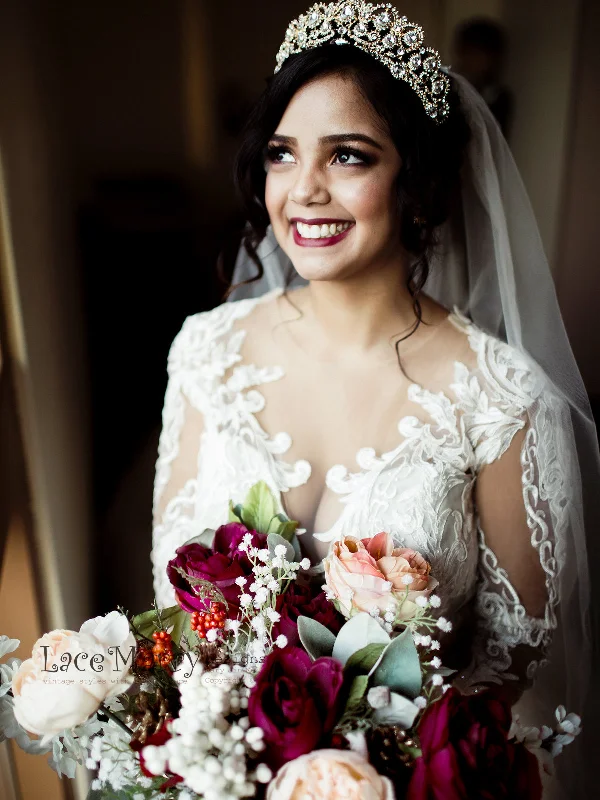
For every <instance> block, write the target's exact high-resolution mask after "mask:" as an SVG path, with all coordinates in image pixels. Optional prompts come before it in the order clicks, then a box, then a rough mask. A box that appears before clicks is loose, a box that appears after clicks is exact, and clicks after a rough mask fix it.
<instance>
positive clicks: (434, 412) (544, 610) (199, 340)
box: [152, 289, 569, 686]
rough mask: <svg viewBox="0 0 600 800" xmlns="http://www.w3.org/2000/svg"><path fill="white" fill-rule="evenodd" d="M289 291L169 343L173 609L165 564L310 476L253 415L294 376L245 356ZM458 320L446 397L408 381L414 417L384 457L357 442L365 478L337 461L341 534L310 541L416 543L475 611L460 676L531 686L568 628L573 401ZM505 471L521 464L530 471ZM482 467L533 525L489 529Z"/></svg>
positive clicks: (451, 614) (160, 510) (161, 486)
mask: <svg viewBox="0 0 600 800" xmlns="http://www.w3.org/2000/svg"><path fill="white" fill-rule="evenodd" d="M281 291H282V290H281V289H275V290H273V291H271V292H269V293H268V294H266V295H263V296H262V297H259V298H249V299H243V300H238V301H235V302H230V303H225V304H223V305H221V306H219V307H217V308H215V309H213V310H212V311H208V312H203V313H200V314H196V315H194V316H191V317H189V318H188V319H187V320H186V321H185V323H184V325H183V328H182V330H181V332H180V333H179V334H178V336H177V337H176V339H175V341H174V343H173V346H172V349H171V352H170V355H169V361H168V372H169V383H168V388H167V392H166V397H165V405H164V411H163V429H162V435H161V438H160V446H159V458H158V463H157V471H156V482H155V491H154V512H155V526H154V532H153V552H152V559H153V565H154V583H155V592H156V598H157V601H158V603H159V604H160V605H162V606H168V605H172V604H173V603H174V602H175V597H174V593H173V590H172V588H171V586H170V584H169V581H168V579H167V576H166V572H165V567H166V565H167V562H168V561H169V559H171V558H172V557H173V555H174V553H175V550H176V549H177V547H179V546H180V545H182V544H183V543H184V542H185V541H186V540H188V539H190V538H191V537H193V536H195V535H197V534H199V533H200V532H202V530H204V529H205V528H216V527H218V526H219V525H220V524H223V522H224V521H225V520H226V518H227V509H228V503H229V500H230V499H232V500H233V501H234V503H239V502H242V501H243V500H244V497H245V495H246V493H247V491H248V489H249V488H250V487H251V486H252V485H253V484H254V483H256V482H257V481H258V480H264V481H266V483H267V484H268V485H269V486H270V488H271V490H272V491H273V493H274V494H275V496H276V498H277V499H278V502H279V505H280V508H281V510H282V511H284V510H285V496H286V494H287V493H288V492H290V490H293V489H295V488H296V487H301V486H303V485H305V484H306V483H307V482H308V481H309V480H310V479H311V465H310V463H308V461H306V460H305V459H297V460H293V461H292V460H289V459H286V453H288V452H289V450H290V447H291V444H292V441H291V437H290V436H289V435H288V434H287V433H285V432H280V431H269V432H267V431H266V430H264V429H263V427H262V426H261V424H260V423H259V421H258V418H257V415H258V413H259V412H260V411H261V410H262V409H263V408H264V407H265V403H266V402H267V401H265V397H264V395H263V393H262V392H261V387H262V389H263V390H264V389H265V388H267V385H268V384H273V383H275V382H281V383H283V382H285V381H286V375H285V374H284V371H283V369H282V368H281V367H280V366H278V365H277V364H276V363H262V362H261V363H246V361H245V360H244V357H243V355H242V352H241V351H242V349H243V345H244V342H245V339H246V337H247V335H248V329H249V328H251V323H252V320H253V317H254V315H255V313H256V310H257V308H258V307H259V306H260V305H261V304H263V303H265V302H268V301H269V300H272V299H273V298H274V297H275V296H276V295H278V294H280V293H281ZM447 323H449V324H450V325H451V326H452V328H453V330H455V331H458V332H459V333H460V334H461V337H464V342H465V353H466V356H465V358H464V359H462V360H460V361H458V360H454V361H452V359H450V360H449V363H448V375H449V376H450V377H449V379H448V381H447V386H446V387H445V389H444V390H442V391H432V390H431V389H428V388H425V386H423V385H421V384H417V383H412V384H410V385H409V386H408V396H407V401H408V402H409V403H410V404H411V405H412V409H413V410H414V413H410V414H407V415H405V416H402V418H401V419H399V421H398V422H397V434H396V432H395V431H394V434H395V436H394V438H395V440H396V441H397V443H396V446H395V447H393V449H390V450H389V451H387V452H383V453H380V454H377V453H376V452H375V451H374V450H373V449H372V448H369V447H364V448H362V449H360V450H359V451H358V453H357V455H356V462H357V467H358V469H356V471H350V470H349V469H348V468H347V467H345V466H341V465H332V466H331V468H330V469H329V470H328V472H327V475H326V486H327V489H328V490H329V491H330V492H333V493H334V494H335V495H336V496H337V497H338V499H339V515H338V517H337V520H336V521H334V523H333V525H332V526H331V527H330V529H329V530H326V531H306V532H304V533H302V534H301V537H300V541H301V542H302V537H310V536H311V534H312V536H313V538H314V539H315V540H318V541H320V542H321V543H323V544H322V547H326V546H327V544H328V543H329V542H331V541H333V540H334V539H337V538H339V537H341V536H343V535H353V536H359V537H366V536H372V535H374V534H376V533H378V532H379V531H384V530H385V531H388V532H389V533H391V534H392V535H393V537H394V540H395V542H396V543H397V545H399V546H406V547H412V548H414V549H416V550H418V551H419V552H420V553H422V554H423V555H424V556H425V558H427V560H428V561H429V562H430V563H431V565H432V571H433V574H434V575H435V576H436V577H437V579H438V580H439V583H440V586H439V590H438V591H439V594H440V596H441V598H442V608H441V612H442V613H443V614H444V615H445V616H446V617H448V618H449V619H451V620H452V621H453V622H454V623H455V625H456V624H457V622H458V621H459V620H462V619H463V617H464V616H465V614H464V612H465V610H466V609H470V611H469V614H468V615H467V616H469V618H471V619H475V621H476V624H475V626H474V628H475V632H474V633H473V635H472V637H471V638H470V644H471V645H472V647H471V650H472V653H471V658H470V664H469V668H468V669H467V670H465V672H464V673H463V679H464V680H465V681H467V682H468V683H478V682H480V681H499V680H502V681H505V680H508V681H511V680H512V681H518V685H519V686H520V685H521V684H523V686H524V685H526V684H527V683H529V682H530V680H531V679H532V677H533V673H534V672H535V670H536V667H537V666H538V665H539V663H540V661H542V660H543V658H544V652H545V650H546V647H547V645H548V643H549V640H550V638H551V634H552V630H553V629H554V627H555V626H556V618H555V608H556V604H557V602H558V596H557V594H558V590H557V580H556V576H557V572H558V565H559V563H560V559H561V553H560V552H558V551H557V549H556V548H555V542H559V543H560V541H561V537H560V535H558V534H559V533H560V529H561V526H564V525H565V524H566V522H565V520H566V516H565V515H566V508H567V506H568V503H569V499H568V489H569V475H568V471H569V468H568V460H563V459H562V458H561V454H562V452H564V449H563V448H562V447H561V441H560V437H561V433H560V426H558V425H554V424H553V421H554V419H555V418H556V416H557V414H558V409H559V404H560V402H561V401H559V400H558V399H557V397H556V396H555V395H554V394H553V393H552V392H551V391H550V388H549V385H548V382H547V381H546V379H545V377H544V373H543V372H542V371H541V370H540V369H539V368H538V367H537V366H536V364H535V363H534V362H533V361H531V360H530V359H529V358H528V357H527V356H525V355H523V354H522V353H520V352H519V351H517V350H516V349H515V348H513V347H512V346H510V345H508V344H506V343H504V342H502V341H501V340H499V339H497V338H495V337H494V336H492V335H490V334H487V333H486V332H484V331H483V330H481V329H479V328H478V327H477V326H476V325H474V324H473V323H472V322H471V321H470V320H469V319H468V318H466V317H465V316H463V315H462V314H461V313H460V312H459V311H458V309H457V308H454V310H453V311H452V312H451V313H450V314H449V316H448V318H447ZM298 402H301V400H300V399H299V400H298ZM352 423H353V420H352V419H348V420H347V421H346V424H347V425H348V426H351V425H352ZM312 424H314V425H318V424H319V422H318V420H314V421H313V423H312ZM503 456H504V458H503ZM507 463H509V464H516V465H517V471H518V475H515V474H513V473H514V472H515V470H514V469H513V470H512V471H511V470H507V469H506V467H503V464H507ZM484 468H485V469H486V470H488V471H490V470H491V473H490V474H491V476H492V480H491V481H490V480H489V478H488V480H487V482H486V486H487V487H490V486H491V488H487V489H486V493H487V495H488V496H490V497H491V495H492V494H493V495H494V497H496V498H501V502H503V503H505V504H509V505H512V506H514V519H515V520H516V521H519V520H521V518H522V522H520V523H519V524H517V523H516V522H515V525H514V526H511V528H510V529H507V530H504V529H502V530H497V527H498V526H497V525H494V524H493V521H492V522H490V525H489V529H487V530H486V529H484V527H483V525H482V519H481V517H482V515H481V513H480V507H479V505H481V504H482V503H486V502H487V499H486V495H483V497H480V496H479V495H477V494H476V491H475V489H476V486H477V482H478V481H477V479H478V476H479V475H480V474H481V471H482V470H484ZM494 470H496V471H495V472H494ZM315 477H316V476H315ZM515 487H516V489H515ZM496 502H497V500H496ZM490 519H491V520H492V519H493V518H492V517H490ZM300 524H303V521H302V520H300ZM304 524H305V523H304ZM523 537H525V539H524V540H525V541H529V542H530V544H531V553H530V554H529V555H530V556H531V559H533V560H534V561H535V563H532V561H531V560H530V561H527V559H525V562H526V563H524V564H523V565H521V566H519V565H518V564H517V565H516V566H515V564H514V559H511V552H512V551H513V550H514V549H517V550H518V549H519V548H520V549H521V550H522V547H523ZM540 565H541V569H542V570H543V574H544V579H545V586H546V599H545V607H544V606H543V605H542V607H541V608H539V609H537V611H536V615H535V616H533V615H531V614H530V613H528V610H526V608H525V607H524V605H523V604H522V602H521V600H520V596H522V595H521V590H522V589H523V588H526V583H527V575H528V574H530V573H531V570H532V569H534V568H537V569H538V570H539V567H540ZM507 567H508V568H507ZM509 573H510V574H509ZM513 575H514V581H513V580H512V578H513Z"/></svg>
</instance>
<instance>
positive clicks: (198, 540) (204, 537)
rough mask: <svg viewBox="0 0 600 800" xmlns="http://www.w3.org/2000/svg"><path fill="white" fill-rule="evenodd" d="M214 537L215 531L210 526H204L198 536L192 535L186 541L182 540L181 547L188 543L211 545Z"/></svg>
mask: <svg viewBox="0 0 600 800" xmlns="http://www.w3.org/2000/svg"><path fill="white" fill-rule="evenodd" d="M214 538H215V531H214V530H213V529H212V528H205V529H204V530H203V531H202V533H199V534H198V536H193V537H192V538H191V539H188V540H187V542H184V543H183V547H186V546H187V545H188V544H201V545H203V546H204V547H212V546H213V541H214Z"/></svg>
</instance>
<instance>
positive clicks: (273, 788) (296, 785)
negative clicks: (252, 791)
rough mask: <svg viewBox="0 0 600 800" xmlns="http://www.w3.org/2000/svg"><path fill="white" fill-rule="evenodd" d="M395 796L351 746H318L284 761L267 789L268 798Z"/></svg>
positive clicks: (377, 799) (370, 799)
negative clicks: (345, 747) (327, 748)
mask: <svg viewBox="0 0 600 800" xmlns="http://www.w3.org/2000/svg"><path fill="white" fill-rule="evenodd" d="M314 797H327V798H328V800H394V789H393V786H392V784H391V782H390V781H389V780H388V778H384V777H383V776H382V775H380V774H379V773H378V772H377V770H376V769H375V768H374V767H372V766H371V764H369V762H368V761H366V760H365V759H364V758H363V757H362V756H361V755H359V754H358V753H355V752H353V751H351V750H315V751H313V752H312V753H308V754H307V755H304V756H300V757H299V758H296V759H294V761H290V762H289V763H287V764H285V765H284V766H283V767H282V768H281V769H280V770H279V772H278V773H277V775H275V777H274V778H273V780H272V781H271V783H270V784H269V788H268V789H267V800H311V798H314Z"/></svg>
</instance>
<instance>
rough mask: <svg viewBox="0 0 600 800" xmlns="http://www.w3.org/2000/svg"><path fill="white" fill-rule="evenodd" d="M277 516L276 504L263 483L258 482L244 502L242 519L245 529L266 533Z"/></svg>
mask: <svg viewBox="0 0 600 800" xmlns="http://www.w3.org/2000/svg"><path fill="white" fill-rule="evenodd" d="M276 515H277V502H276V501H275V497H274V496H273V493H272V492H271V490H270V489H269V487H268V485H267V484H266V483H265V481H258V483H255V484H254V486H253V487H252V488H251V489H250V491H249V492H248V494H247V495H246V499H245V500H244V506H243V510H242V519H243V521H244V524H245V525H246V526H247V527H250V528H252V529H253V530H255V531H258V532H259V533H267V532H268V531H269V528H270V526H271V521H272V519H273V517H275V516H276Z"/></svg>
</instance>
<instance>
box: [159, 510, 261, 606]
mask: <svg viewBox="0 0 600 800" xmlns="http://www.w3.org/2000/svg"><path fill="white" fill-rule="evenodd" d="M247 533H250V534H251V536H252V544H253V546H254V547H263V546H264V542H266V538H267V537H266V536H264V535H263V534H262V533H256V531H249V530H248V529H247V528H246V527H245V526H244V525H242V524H241V523H237V522H232V523H229V524H228V525H222V526H221V527H220V528H218V530H217V531H216V533H215V538H214V541H213V546H212V548H210V547H204V545H201V544H187V545H183V547H179V548H178V549H177V551H176V555H175V558H173V559H171V561H169V563H168V565H167V575H168V577H169V580H170V581H171V585H172V586H173V588H174V589H175V595H176V597H177V602H178V603H179V605H180V606H181V607H182V608H183V610H184V611H188V612H189V613H192V612H194V611H205V610H206V608H207V601H206V600H202V599H201V598H200V597H198V595H197V594H196V593H195V591H194V587H193V582H192V581H189V580H186V578H185V577H184V576H183V575H182V574H181V573H180V572H179V571H178V570H177V567H179V569H182V570H183V571H184V572H185V573H186V574H187V575H189V577H190V578H199V579H201V580H204V581H208V582H209V583H212V584H213V585H214V586H216V587H217V589H219V590H220V591H221V593H222V594H223V596H224V598H225V600H226V601H227V604H228V610H227V615H228V616H229V617H231V618H232V619H235V618H236V617H237V614H238V610H239V596H240V592H241V589H240V587H239V586H238V585H237V584H236V582H235V581H236V578H241V577H248V576H249V575H251V574H252V565H251V564H250V561H249V560H248V557H247V556H246V554H245V553H243V552H242V551H241V550H239V544H240V542H241V541H242V539H243V537H244V535H245V534H247Z"/></svg>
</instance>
